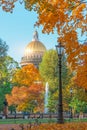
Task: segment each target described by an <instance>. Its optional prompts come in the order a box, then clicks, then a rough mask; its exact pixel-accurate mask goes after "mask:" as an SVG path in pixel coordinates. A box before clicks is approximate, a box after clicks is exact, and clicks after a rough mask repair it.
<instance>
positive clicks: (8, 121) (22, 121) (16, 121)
mask: <svg viewBox="0 0 87 130" xmlns="http://www.w3.org/2000/svg"><path fill="white" fill-rule="evenodd" d="M54 122H57V119H52V118H51V119H46V118H44V119H0V124H28V123H54ZM64 122H87V118H85V119H65V120H64Z"/></svg>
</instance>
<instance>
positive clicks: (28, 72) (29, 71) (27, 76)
mask: <svg viewBox="0 0 87 130" xmlns="http://www.w3.org/2000/svg"><path fill="white" fill-rule="evenodd" d="M38 80H40V75H39V71H38V69H37V68H36V67H35V66H34V65H33V64H29V65H26V66H23V67H22V68H19V69H17V70H16V71H15V73H14V76H13V79H12V82H13V83H14V84H16V85H18V86H19V85H20V86H31V85H32V84H33V82H35V81H38Z"/></svg>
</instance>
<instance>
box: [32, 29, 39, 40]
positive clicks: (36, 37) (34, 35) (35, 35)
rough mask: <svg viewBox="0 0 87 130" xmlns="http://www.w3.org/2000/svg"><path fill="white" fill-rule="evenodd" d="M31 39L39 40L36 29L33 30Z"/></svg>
mask: <svg viewBox="0 0 87 130" xmlns="http://www.w3.org/2000/svg"><path fill="white" fill-rule="evenodd" d="M32 41H39V39H38V32H37V31H35V32H34V34H33V39H32Z"/></svg>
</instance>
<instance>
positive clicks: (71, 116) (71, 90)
mask: <svg viewBox="0 0 87 130" xmlns="http://www.w3.org/2000/svg"><path fill="white" fill-rule="evenodd" d="M72 92H73V89H72V88H70V96H71V99H72ZM70 118H73V115H72V107H70Z"/></svg>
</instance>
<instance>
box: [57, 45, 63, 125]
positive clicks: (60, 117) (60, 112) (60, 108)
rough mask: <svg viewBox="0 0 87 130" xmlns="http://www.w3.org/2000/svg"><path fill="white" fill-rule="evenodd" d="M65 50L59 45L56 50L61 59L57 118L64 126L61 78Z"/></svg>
mask: <svg viewBox="0 0 87 130" xmlns="http://www.w3.org/2000/svg"><path fill="white" fill-rule="evenodd" d="M63 49H64V46H63V45H61V43H59V44H58V45H56V50H57V54H58V59H59V88H58V89H59V98H58V116H57V122H58V123H60V124H62V123H64V120H63V104H62V76H61V68H62V65H61V59H62V54H63Z"/></svg>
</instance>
